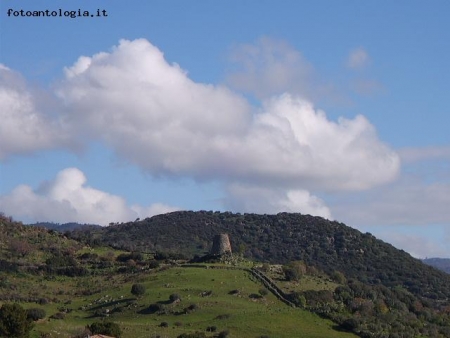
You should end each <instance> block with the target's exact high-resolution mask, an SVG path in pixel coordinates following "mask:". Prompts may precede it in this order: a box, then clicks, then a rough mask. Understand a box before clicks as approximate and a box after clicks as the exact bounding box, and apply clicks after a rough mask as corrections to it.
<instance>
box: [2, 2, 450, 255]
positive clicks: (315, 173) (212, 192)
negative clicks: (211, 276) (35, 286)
mask: <svg viewBox="0 0 450 338" xmlns="http://www.w3.org/2000/svg"><path fill="white" fill-rule="evenodd" d="M21 10H23V11H21ZM46 10H48V11H47V12H46V13H49V15H50V16H46V17H44V16H40V17H37V16H31V15H32V14H33V11H42V12H45V11H46ZM53 11H55V12H54V14H56V15H59V13H61V15H62V16H51V15H52V12H53ZM86 11H87V12H88V14H89V16H86V17H83V16H77V15H78V13H80V14H83V13H86ZM27 12H28V13H27ZM64 13H65V14H64ZM97 13H99V14H100V16H97ZM27 14H28V16H27ZM104 14H105V15H104ZM449 14H450V2H448V1H446V0H432V1H418V0H407V1H406V0H399V1H387V0H366V1H361V0H344V1H331V0H327V1H325V0H314V1H312V0H311V1H309V0H306V1H291V0H283V1H274V0H258V1H255V0H245V1H238V0H227V1H224V0H217V1H206V0H196V1H185V0H178V1H175V0H172V1H170V0H169V1H168V0H165V1H158V0H154V1H147V0H146V1H143V0H134V1H123V0H108V1H106V0H89V1H88V0H77V1H75V0H74V1H70V2H68V1H62V0H0V211H1V212H3V213H4V214H6V215H10V216H12V217H13V218H14V219H16V220H19V221H22V222H24V223H33V222H40V221H51V222H57V223H65V222H80V223H95V224H101V225H105V226H106V225H108V224H110V223H116V222H126V221H133V220H135V219H137V218H141V219H143V218H146V217H150V216H152V215H156V214H160V213H165V212H170V211H175V210H219V211H233V212H241V213H246V212H247V213H251V212H254V213H267V214H274V213H278V212H300V213H302V214H311V215H316V216H321V217H325V218H328V219H331V220H337V221H339V222H343V223H345V224H346V225H349V226H351V227H353V228H356V229H359V230H361V231H363V232H370V233H372V234H373V235H375V236H377V237H378V238H380V239H383V240H385V241H387V242H389V243H391V244H393V245H394V246H396V247H398V248H400V249H403V250H405V251H407V252H409V253H410V254H411V255H413V256H415V257H418V258H425V257H448V258H450V245H449V242H450V136H449V125H450V108H449V104H448V100H449V94H450V65H449V60H450V21H449V20H448V16H449ZM64 15H66V16H64ZM70 15H72V16H75V17H73V18H72V17H70Z"/></svg>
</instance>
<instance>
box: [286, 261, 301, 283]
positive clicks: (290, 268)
mask: <svg viewBox="0 0 450 338" xmlns="http://www.w3.org/2000/svg"><path fill="white" fill-rule="evenodd" d="M283 272H284V276H285V278H286V280H288V281H299V280H300V279H301V278H302V276H303V275H304V274H305V273H306V264H305V263H304V262H303V261H294V262H290V263H289V264H288V265H285V266H283Z"/></svg>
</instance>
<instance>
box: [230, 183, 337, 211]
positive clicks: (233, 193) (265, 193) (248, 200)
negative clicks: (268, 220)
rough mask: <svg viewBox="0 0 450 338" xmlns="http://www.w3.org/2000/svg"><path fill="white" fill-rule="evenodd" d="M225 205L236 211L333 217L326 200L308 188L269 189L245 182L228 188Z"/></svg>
mask: <svg viewBox="0 0 450 338" xmlns="http://www.w3.org/2000/svg"><path fill="white" fill-rule="evenodd" d="M224 204H225V206H226V207H227V208H228V209H230V210H234V211H239V212H254V213H269V214H275V213H278V212H300V213H302V214H310V215H315V216H321V217H324V218H328V219H331V213H330V210H329V209H328V207H327V206H326V205H325V203H324V201H323V200H321V199H320V198H318V197H316V196H313V195H311V194H310V193H309V192H308V191H306V190H301V189H298V190H287V191H286V190H283V189H268V188H263V187H257V186H249V185H243V184H231V185H230V186H228V188H227V197H226V198H225V200H224Z"/></svg>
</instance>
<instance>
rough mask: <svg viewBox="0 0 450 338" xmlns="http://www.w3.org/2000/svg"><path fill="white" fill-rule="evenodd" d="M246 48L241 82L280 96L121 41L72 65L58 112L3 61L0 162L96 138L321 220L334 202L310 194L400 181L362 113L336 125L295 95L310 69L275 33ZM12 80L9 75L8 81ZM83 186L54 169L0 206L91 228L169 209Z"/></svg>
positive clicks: (150, 169) (233, 194)
mask: <svg viewBox="0 0 450 338" xmlns="http://www.w3.org/2000/svg"><path fill="white" fill-rule="evenodd" d="M242 48H243V51H244V52H245V53H247V54H248V55H250V56H248V55H247V56H245V55H238V56H237V58H238V59H239V60H240V62H241V63H242V64H243V65H244V67H246V72H247V75H248V77H246V78H245V79H244V78H241V79H240V80H239V81H241V83H242V84H245V83H246V81H247V82H248V87H247V89H248V90H250V88H251V87H253V86H257V85H261V84H262V85H264V86H266V87H260V89H261V92H259V94H258V95H260V96H261V97H266V96H267V95H273V94H274V93H277V94H278V95H273V96H271V97H270V98H265V99H264V100H263V101H262V102H261V106H260V107H259V108H255V107H252V106H251V104H250V103H249V102H248V101H247V100H246V99H245V98H244V97H243V96H242V95H240V94H238V93H236V92H233V91H232V90H230V89H228V88H226V87H224V86H216V85H211V84H202V83H196V82H194V81H192V80H191V79H190V78H189V77H188V76H187V72H186V71H184V70H183V69H182V68H181V67H180V66H179V65H177V64H169V63H168V62H167V61H166V60H165V59H164V55H163V53H162V52H161V51H160V50H159V49H158V48H156V47H155V46H153V45H152V44H151V43H150V42H148V41H147V40H145V39H138V40H134V41H128V40H122V41H120V43H119V45H118V46H116V47H114V48H113V49H112V50H111V51H110V52H101V53H98V54H95V55H93V56H90V57H89V56H82V57H80V58H79V59H78V60H77V61H76V62H75V63H74V64H73V65H72V66H70V67H67V68H66V69H65V77H64V79H62V80H61V81H59V82H58V83H56V84H55V87H54V88H55V89H54V90H55V93H54V94H55V100H56V102H54V106H52V107H51V108H52V113H54V112H55V111H56V112H57V114H48V112H47V111H46V110H45V109H44V108H46V107H47V106H46V105H45V104H41V101H46V100H44V99H42V98H41V96H42V95H41V94H42V93H39V94H37V93H35V92H32V91H30V90H29V88H28V87H27V85H26V84H24V82H23V80H21V79H20V77H19V76H18V75H17V74H14V73H12V72H11V71H10V70H8V69H6V68H5V67H3V68H1V69H0V71H2V72H3V73H2V74H3V78H2V79H3V80H2V82H1V83H0V84H1V85H2V86H3V87H0V88H3V92H2V91H0V93H3V94H2V95H4V97H5V98H7V99H4V100H0V104H3V105H4V107H5V108H7V109H2V110H0V114H2V117H5V118H6V120H5V121H12V122H7V123H8V124H7V125H8V128H7V129H5V132H3V129H1V128H6V127H4V126H5V125H3V126H1V125H0V131H2V133H1V134H0V135H1V136H0V138H1V137H4V135H7V136H9V138H10V139H12V140H14V143H8V142H4V143H0V144H1V147H2V148H1V149H0V159H1V158H2V157H3V158H5V157H6V156H8V155H11V154H19V153H23V152H32V151H36V150H39V149H48V148H53V147H58V146H61V145H64V144H73V143H75V142H86V143H88V142H90V141H91V140H100V141H102V142H104V143H105V144H107V145H108V146H110V147H111V148H112V149H114V150H115V152H116V153H117V155H118V156H119V157H120V158H122V159H125V160H126V161H128V162H130V163H132V164H135V165H137V166H139V167H140V168H142V169H143V170H144V171H146V172H147V173H150V174H151V175H153V176H154V177H155V176H169V177H171V176H172V177H188V178H193V179H195V180H198V181H216V182H217V181H218V182H222V183H224V185H225V186H229V187H232V188H230V190H229V192H230V194H229V195H228V199H227V201H228V202H227V203H234V204H235V205H236V203H237V202H239V203H242V204H243V205H247V207H246V208H247V209H249V210H250V209H254V206H255V204H254V203H253V204H252V202H251V199H252V198H253V197H254V194H253V193H252V191H254V188H252V187H256V186H257V187H259V188H261V189H262V190H261V194H260V196H259V197H260V198H259V200H260V204H261V205H265V206H266V208H267V211H264V210H263V209H262V208H259V210H260V211H261V212H269V211H277V212H278V211H282V210H285V211H286V210H288V211H289V210H290V211H299V212H302V213H312V214H316V215H322V216H325V217H329V216H330V212H329V209H328V208H327V206H326V205H325V204H324V203H323V201H322V200H320V199H319V198H317V197H315V196H313V195H311V194H310V193H309V191H322V192H323V191H341V190H364V189H369V188H372V187H375V186H377V185H380V184H384V183H386V182H391V181H392V180H394V179H395V178H396V177H397V174H398V172H399V167H400V161H399V157H398V155H397V154H396V152H395V151H393V150H392V149H390V148H389V147H388V146H387V145H385V144H384V143H383V142H381V141H380V140H379V139H378V137H377V134H376V130H375V128H374V127H373V126H372V125H371V124H370V122H369V121H368V120H367V119H366V118H365V117H363V116H356V117H355V118H353V119H345V118H341V119H339V120H338V121H331V120H329V119H328V118H327V116H326V114H325V112H323V111H320V110H318V109H316V108H314V106H313V105H312V103H311V102H310V101H308V100H305V99H303V98H300V96H299V95H296V93H303V92H305V93H307V92H308V90H311V88H312V87H311V84H310V83H309V82H308V79H309V76H310V74H312V73H313V70H312V68H311V66H310V65H309V64H308V63H307V62H306V61H305V60H304V59H303V58H302V56H301V55H300V54H299V53H298V52H297V51H295V50H294V49H292V48H291V47H290V46H288V45H287V44H284V43H279V42H276V41H274V40H270V39H262V40H260V42H259V44H257V45H256V46H253V47H252V46H247V47H245V46H244V47H242ZM245 49H247V50H245ZM252 55H253V56H252ZM247 58H248V59H247ZM261 60H262V61H261ZM258 62H261V64H259V63H258ZM235 75H236V74H235ZM241 75H242V74H241ZM8 76H9V77H10V78H12V79H14V81H6V80H5V78H6V77H8ZM236 76H237V75H236ZM239 81H238V82H239ZM255 88H256V87H254V89H255ZM241 89H243V90H244V89H246V88H245V86H244V87H242V88H241ZM316 89H317V88H314V90H316ZM286 91H287V92H293V93H294V94H292V93H284V92H286ZM14 95H15V96H14ZM40 95H41V96H40ZM52 95H53V93H52V94H48V93H47V94H44V96H48V97H51V96H52ZM5 102H6V103H5ZM8 102H9V103H8ZM6 104H8V106H6ZM0 108H2V107H0ZM5 112H6V113H5ZM8 119H9V120H8ZM6 130H7V131H6ZM22 131H25V132H22ZM61 135H62V136H61ZM0 141H1V139H0ZM69 141H70V142H69ZM61 175H63V177H62V178H60V176H61ZM64 175H66V176H64ZM67 175H68V176H67ZM85 183H86V178H85V177H84V175H83V174H82V173H80V172H79V171H78V172H77V171H69V172H68V173H67V172H66V173H65V174H64V173H60V174H59V175H58V177H57V178H56V179H55V181H54V182H53V185H51V187H50V188H48V190H45V191H44V190H39V191H33V190H32V188H30V187H27V186H21V187H18V188H17V189H16V190H14V191H13V192H12V193H11V194H10V195H8V196H5V197H2V202H3V204H5V205H9V208H10V210H13V211H14V215H16V214H19V215H20V214H23V213H25V214H27V215H28V216H27V217H31V218H34V217H37V218H36V219H40V220H50V219H51V220H56V221H58V220H62V219H64V221H66V220H68V219H69V218H71V219H73V220H75V221H81V222H86V221H87V220H88V219H89V222H96V223H104V222H109V221H121V220H128V219H133V218H135V216H136V215H139V216H137V217H140V215H141V214H144V213H150V214H151V213H153V212H158V211H160V210H163V211H165V210H172V209H171V208H170V207H167V206H165V205H153V206H151V207H141V206H127V205H126V202H125V201H124V200H123V199H122V198H121V197H118V196H113V195H109V194H108V193H105V192H102V191H98V190H96V189H93V188H90V187H88V186H86V185H85ZM236 187H240V190H239V189H238V188H236ZM72 188H73V189H72ZM244 188H245V189H244ZM245 191H247V192H245ZM69 192H70V193H69ZM263 192H264V193H263ZM272 193H273V195H274V196H277V198H276V199H274V198H273V197H272V196H273V195H272ZM246 196H247V197H246ZM232 199H234V202H233V201H232ZM14 201H16V202H14ZM20 201H28V202H29V203H27V208H28V211H27V210H26V209H24V210H21V209H20V207H19V206H20V205H21V204H20V203H19V202H20ZM22 205H23V203H22ZM34 205H35V206H36V207H35V206H34ZM46 205H51V206H52V207H51V209H52V210H53V213H50V209H49V208H48V207H46ZM102 210H103V211H102ZM94 211H95V212H94ZM5 212H8V210H5ZM59 213H60V214H61V215H59ZM53 215H54V216H55V217H56V218H54V217H53ZM62 215H65V216H64V218H63V216H62ZM68 215H69V216H70V217H68ZM51 216H52V217H51ZM16 217H17V216H16ZM106 218H107V219H106Z"/></svg>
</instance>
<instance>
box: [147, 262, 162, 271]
mask: <svg viewBox="0 0 450 338" xmlns="http://www.w3.org/2000/svg"><path fill="white" fill-rule="evenodd" d="M159 265H160V264H159V262H158V261H157V260H151V261H150V262H149V263H148V267H149V268H150V269H157V268H159Z"/></svg>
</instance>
